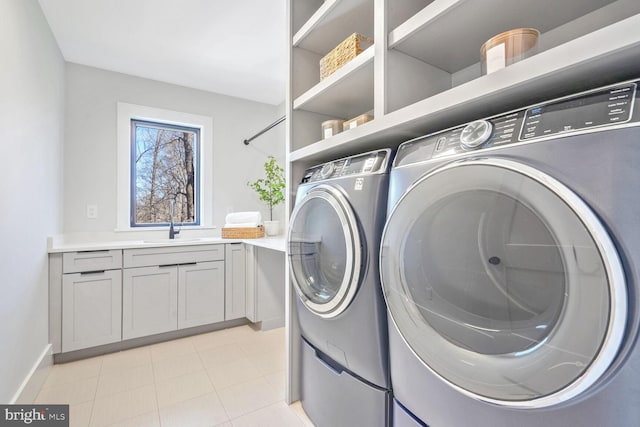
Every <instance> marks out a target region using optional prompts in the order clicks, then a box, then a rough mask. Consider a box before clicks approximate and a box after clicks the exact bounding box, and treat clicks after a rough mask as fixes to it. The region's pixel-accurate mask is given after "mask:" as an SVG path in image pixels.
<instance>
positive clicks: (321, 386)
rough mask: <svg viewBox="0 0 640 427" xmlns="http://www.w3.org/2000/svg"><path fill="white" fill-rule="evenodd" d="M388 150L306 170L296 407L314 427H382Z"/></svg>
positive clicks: (301, 193) (299, 214) (297, 248)
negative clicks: (381, 254) (382, 248)
mask: <svg viewBox="0 0 640 427" xmlns="http://www.w3.org/2000/svg"><path fill="white" fill-rule="evenodd" d="M391 154H392V153H391V151H390V150H378V151H373V152H370V153H365V154H361V155H357V156H353V157H348V158H344V159H340V160H336V161H333V162H329V163H325V164H322V165H318V166H315V167H312V168H310V169H308V170H307V171H306V172H305V174H304V177H303V179H302V182H301V183H300V185H299V186H298V190H297V196H296V203H295V207H294V210H293V212H292V214H291V220H290V227H289V236H288V242H289V243H288V244H289V266H290V271H291V280H292V283H293V286H294V288H295V290H296V293H297V296H298V298H297V299H296V305H297V314H298V320H299V325H300V330H301V333H302V338H303V339H302V346H303V348H302V366H301V371H302V372H301V401H302V406H303V407H304V409H305V411H306V412H307V414H308V415H309V417H310V418H311V420H312V421H313V422H314V423H315V424H316V425H318V426H320V427H322V426H327V427H337V426H354V425H366V426H384V425H388V420H389V414H390V392H389V369H388V342H387V318H386V308H385V304H384V299H383V296H382V290H381V287H380V277H379V271H378V250H379V245H380V236H381V233H382V228H383V226H384V221H385V215H386V202H387V189H388V187H387V186H388V169H389V166H390V163H391Z"/></svg>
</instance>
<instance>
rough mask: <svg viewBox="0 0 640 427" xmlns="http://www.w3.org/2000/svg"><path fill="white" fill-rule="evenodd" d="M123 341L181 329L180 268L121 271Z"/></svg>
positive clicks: (126, 269)
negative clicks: (179, 310)
mask: <svg viewBox="0 0 640 427" xmlns="http://www.w3.org/2000/svg"><path fill="white" fill-rule="evenodd" d="M122 280H123V283H122V292H123V295H122V338H123V339H129V338H137V337H142V336H146V335H153V334H159V333H161V332H168V331H174V330H176V329H177V328H178V267H176V266H167V267H141V268H125V269H124V270H122Z"/></svg>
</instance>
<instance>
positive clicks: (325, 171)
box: [320, 163, 336, 178]
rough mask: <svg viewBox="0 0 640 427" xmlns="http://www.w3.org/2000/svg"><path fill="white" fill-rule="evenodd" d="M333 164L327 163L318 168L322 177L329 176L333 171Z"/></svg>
mask: <svg viewBox="0 0 640 427" xmlns="http://www.w3.org/2000/svg"><path fill="white" fill-rule="evenodd" d="M335 168H336V167H335V166H334V164H333V163H327V164H325V165H324V166H322V169H320V176H321V177H322V178H329V177H330V176H331V174H332V173H333V171H334V170H335Z"/></svg>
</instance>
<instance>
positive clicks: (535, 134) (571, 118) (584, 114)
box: [520, 84, 636, 141]
mask: <svg viewBox="0 0 640 427" xmlns="http://www.w3.org/2000/svg"><path fill="white" fill-rule="evenodd" d="M635 91H636V85H635V84H631V85H627V86H623V87H617V88H612V89H607V90H604V91H600V92H594V93H591V94H588V95H581V96H580V97H578V98H574V99H569V100H565V101H559V102H556V103H552V104H546V105H542V106H539V107H534V108H530V109H528V110H527V112H526V115H525V119H524V123H523V126H522V130H521V131H520V140H521V141H523V140H527V139H532V138H539V137H542V136H547V135H554V134H558V133H563V132H572V131H576V130H579V129H587V128H592V127H598V126H604V125H610V124H616V123H624V122H627V121H628V120H629V119H630V118H631V113H632V111H631V110H632V105H633V99H634V97H635Z"/></svg>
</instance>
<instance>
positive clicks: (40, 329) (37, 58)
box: [0, 0, 64, 403]
mask: <svg viewBox="0 0 640 427" xmlns="http://www.w3.org/2000/svg"><path fill="white" fill-rule="evenodd" d="M0 53H1V55H2V66H1V67H0V145H1V147H2V167H1V168H0V170H1V171H2V179H1V180H0V197H1V198H2V201H1V202H0V236H1V237H0V248H2V252H1V253H0V272H2V274H1V276H0V294H1V295H2V297H0V343H2V344H1V345H0V403H6V402H9V401H10V400H12V398H13V397H14V394H15V393H16V392H17V391H18V390H19V388H20V387H21V384H22V382H23V381H24V380H25V378H26V377H27V376H28V375H29V372H30V370H31V368H33V367H34V364H36V363H37V361H38V359H39V358H40V356H41V355H42V353H43V352H44V351H45V349H46V346H47V344H48V309H47V299H48V286H47V253H46V248H47V236H48V235H52V234H56V233H59V232H60V231H61V230H62V153H63V123H64V117H63V114H64V61H63V59H62V55H61V54H60V51H59V49H58V46H57V45H56V43H55V40H54V38H53V36H52V34H51V32H50V30H49V26H48V25H47V22H46V21H45V19H44V16H43V15H42V12H41V10H40V6H39V5H38V2H37V1H36V0H2V1H1V2H0Z"/></svg>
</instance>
